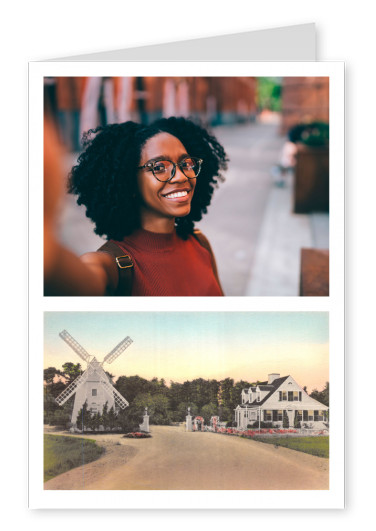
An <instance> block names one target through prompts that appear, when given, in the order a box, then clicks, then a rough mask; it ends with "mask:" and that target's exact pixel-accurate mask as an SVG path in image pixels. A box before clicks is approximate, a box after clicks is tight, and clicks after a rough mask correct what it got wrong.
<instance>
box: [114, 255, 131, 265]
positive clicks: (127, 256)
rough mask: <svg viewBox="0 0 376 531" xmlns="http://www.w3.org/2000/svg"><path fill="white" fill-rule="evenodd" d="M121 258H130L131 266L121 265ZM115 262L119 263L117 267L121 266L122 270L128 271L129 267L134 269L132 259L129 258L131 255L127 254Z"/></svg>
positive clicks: (117, 258) (118, 257)
mask: <svg viewBox="0 0 376 531" xmlns="http://www.w3.org/2000/svg"><path fill="white" fill-rule="evenodd" d="M121 258H128V260H129V261H130V264H127V265H121V263H120V261H119V260H120V259H121ZM115 260H116V263H117V265H118V266H119V268H120V269H128V267H133V262H132V258H131V257H130V256H129V254H125V255H123V256H117V257H116V258H115Z"/></svg>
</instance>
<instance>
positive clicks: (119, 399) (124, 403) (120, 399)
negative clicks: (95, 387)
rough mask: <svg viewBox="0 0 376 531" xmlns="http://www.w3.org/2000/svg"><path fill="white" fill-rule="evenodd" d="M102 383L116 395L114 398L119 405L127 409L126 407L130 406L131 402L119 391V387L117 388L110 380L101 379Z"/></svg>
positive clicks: (110, 392)
mask: <svg viewBox="0 0 376 531" xmlns="http://www.w3.org/2000/svg"><path fill="white" fill-rule="evenodd" d="M101 384H102V385H103V387H104V388H105V389H106V391H107V392H108V393H109V394H110V395H111V394H113V395H114V400H115V404H116V405H117V406H119V407H120V408H121V409H125V408H126V407H128V406H129V402H127V401H126V400H125V398H124V397H123V395H121V394H120V393H119V391H117V389H115V387H114V386H113V385H111V384H109V383H108V382H106V381H105V380H101Z"/></svg>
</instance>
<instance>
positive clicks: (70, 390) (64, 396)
mask: <svg viewBox="0 0 376 531" xmlns="http://www.w3.org/2000/svg"><path fill="white" fill-rule="evenodd" d="M88 374H89V373H88V371H85V372H84V373H83V374H81V376H79V377H78V378H76V379H75V380H74V381H73V382H72V383H71V384H69V385H68V387H67V388H66V389H64V391H63V392H62V393H60V394H59V396H58V397H57V398H55V400H56V402H57V403H58V404H59V406H62V405H63V404H64V403H65V402H66V401H67V400H68V398H70V397H71V396H72V395H73V394H74V393H75V392H76V391H77V389H78V388H79V387H80V386H81V385H82V384H83V383H85V382H86V380H87V377H88Z"/></svg>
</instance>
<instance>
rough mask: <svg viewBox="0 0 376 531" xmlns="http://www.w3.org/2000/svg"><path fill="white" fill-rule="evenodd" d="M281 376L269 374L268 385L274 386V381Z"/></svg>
mask: <svg viewBox="0 0 376 531" xmlns="http://www.w3.org/2000/svg"><path fill="white" fill-rule="evenodd" d="M280 376H281V375H280V374H279V373H277V372H272V373H271V374H268V385H270V384H272V383H273V382H274V380H276V379H277V378H279V377H280Z"/></svg>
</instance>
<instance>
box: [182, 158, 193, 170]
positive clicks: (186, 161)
mask: <svg viewBox="0 0 376 531" xmlns="http://www.w3.org/2000/svg"><path fill="white" fill-rule="evenodd" d="M181 165H182V167H183V168H184V169H187V170H191V169H192V168H194V167H195V161H194V160H192V159H184V160H183V161H182V163H181Z"/></svg>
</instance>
